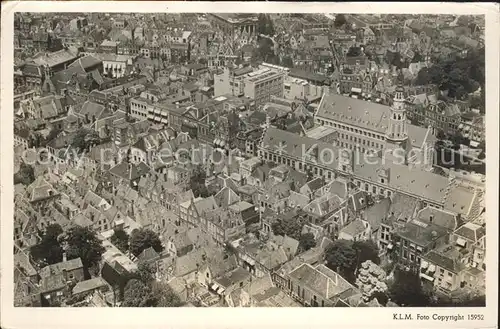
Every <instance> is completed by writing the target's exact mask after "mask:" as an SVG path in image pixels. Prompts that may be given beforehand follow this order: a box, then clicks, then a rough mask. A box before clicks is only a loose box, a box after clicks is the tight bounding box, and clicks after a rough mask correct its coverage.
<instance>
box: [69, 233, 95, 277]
mask: <svg viewBox="0 0 500 329" xmlns="http://www.w3.org/2000/svg"><path fill="white" fill-rule="evenodd" d="M65 242H66V244H67V249H66V255H67V257H68V260H69V259H74V258H78V257H79V258H80V259H81V260H82V264H83V267H84V269H86V270H87V271H88V270H90V269H91V268H93V267H95V266H97V265H98V264H99V261H100V260H101V257H102V254H103V253H104V251H105V249H104V247H103V246H102V243H101V241H100V240H99V239H98V238H97V235H96V233H95V232H94V231H93V230H92V229H90V228H88V227H81V226H73V227H71V228H70V229H69V230H68V231H67V233H66V239H65Z"/></svg>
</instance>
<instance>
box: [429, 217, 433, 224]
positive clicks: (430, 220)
mask: <svg viewBox="0 0 500 329" xmlns="http://www.w3.org/2000/svg"><path fill="white" fill-rule="evenodd" d="M433 219H434V215H430V216H429V222H431V223H432V220H433Z"/></svg>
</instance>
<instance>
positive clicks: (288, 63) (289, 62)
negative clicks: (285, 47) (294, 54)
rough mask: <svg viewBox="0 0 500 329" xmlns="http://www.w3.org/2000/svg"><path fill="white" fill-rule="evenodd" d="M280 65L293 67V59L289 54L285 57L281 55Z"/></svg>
mask: <svg viewBox="0 0 500 329" xmlns="http://www.w3.org/2000/svg"><path fill="white" fill-rule="evenodd" d="M281 65H283V66H285V67H288V68H291V69H292V68H293V59H292V58H291V57H290V56H285V57H283V60H282V62H281Z"/></svg>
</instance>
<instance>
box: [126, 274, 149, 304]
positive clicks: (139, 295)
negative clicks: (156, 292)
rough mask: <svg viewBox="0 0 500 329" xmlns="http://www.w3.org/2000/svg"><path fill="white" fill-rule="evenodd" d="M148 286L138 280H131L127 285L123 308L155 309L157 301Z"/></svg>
mask: <svg viewBox="0 0 500 329" xmlns="http://www.w3.org/2000/svg"><path fill="white" fill-rule="evenodd" d="M152 297H153V296H152V291H151V288H150V287H149V285H148V284H146V283H144V282H142V281H141V280H138V279H131V280H129V281H128V282H127V284H126V285H125V292H124V294H123V303H122V305H121V306H123V307H154V306H156V305H155V300H154V299H153V298H152Z"/></svg>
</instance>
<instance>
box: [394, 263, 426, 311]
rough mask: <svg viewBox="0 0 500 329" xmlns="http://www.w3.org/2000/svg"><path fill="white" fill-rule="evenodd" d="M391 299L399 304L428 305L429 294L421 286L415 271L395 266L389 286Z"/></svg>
mask: <svg viewBox="0 0 500 329" xmlns="http://www.w3.org/2000/svg"><path fill="white" fill-rule="evenodd" d="M389 295H390V297H391V300H392V301H393V302H395V303H396V304H398V305H400V306H406V307H422V306H429V301H430V298H429V297H430V296H428V295H427V294H426V293H425V292H424V290H423V288H422V283H421V282H420V278H419V276H418V274H417V272H414V271H405V270H403V269H400V268H397V269H396V270H395V272H394V282H393V283H392V284H391V286H390V287H389Z"/></svg>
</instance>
